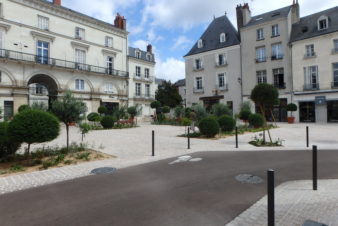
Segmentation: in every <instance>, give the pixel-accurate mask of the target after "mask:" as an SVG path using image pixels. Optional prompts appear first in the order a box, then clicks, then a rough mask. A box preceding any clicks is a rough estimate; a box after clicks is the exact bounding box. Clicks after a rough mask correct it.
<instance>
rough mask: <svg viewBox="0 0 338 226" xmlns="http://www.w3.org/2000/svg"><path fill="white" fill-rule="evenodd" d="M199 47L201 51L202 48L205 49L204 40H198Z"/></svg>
mask: <svg viewBox="0 0 338 226" xmlns="http://www.w3.org/2000/svg"><path fill="white" fill-rule="evenodd" d="M197 47H198V48H199V49H200V48H203V40H202V39H200V40H198V42H197Z"/></svg>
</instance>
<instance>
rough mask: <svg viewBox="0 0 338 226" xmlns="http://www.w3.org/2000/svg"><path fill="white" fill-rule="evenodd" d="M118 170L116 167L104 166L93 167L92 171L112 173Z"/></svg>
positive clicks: (95, 172) (94, 172) (93, 172)
mask: <svg viewBox="0 0 338 226" xmlns="http://www.w3.org/2000/svg"><path fill="white" fill-rule="evenodd" d="M115 171H116V168H112V167H102V168H96V169H93V170H92V171H91V172H90V173H92V174H110V173H113V172H115Z"/></svg>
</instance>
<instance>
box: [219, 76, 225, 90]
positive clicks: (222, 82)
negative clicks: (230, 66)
mask: <svg viewBox="0 0 338 226" xmlns="http://www.w3.org/2000/svg"><path fill="white" fill-rule="evenodd" d="M218 87H219V88H224V87H225V75H224V73H221V74H218Z"/></svg>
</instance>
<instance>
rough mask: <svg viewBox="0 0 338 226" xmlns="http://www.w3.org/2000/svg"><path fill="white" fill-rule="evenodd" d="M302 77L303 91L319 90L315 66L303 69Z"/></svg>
mask: <svg viewBox="0 0 338 226" xmlns="http://www.w3.org/2000/svg"><path fill="white" fill-rule="evenodd" d="M304 75H305V80H304V81H305V84H304V90H313V89H318V88H319V86H318V67H317V66H310V67H304Z"/></svg>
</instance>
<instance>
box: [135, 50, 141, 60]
mask: <svg viewBox="0 0 338 226" xmlns="http://www.w3.org/2000/svg"><path fill="white" fill-rule="evenodd" d="M135 57H136V58H137V59H140V58H141V52H140V51H135Z"/></svg>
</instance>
